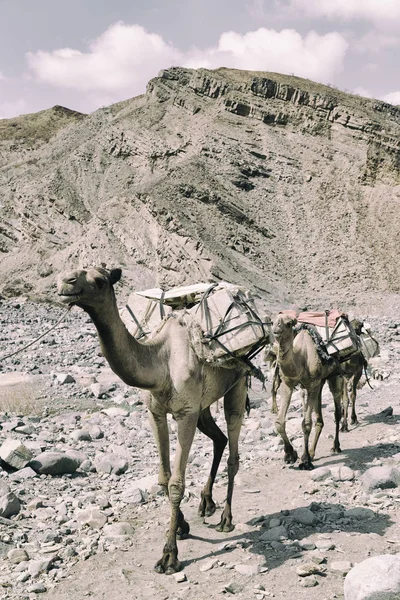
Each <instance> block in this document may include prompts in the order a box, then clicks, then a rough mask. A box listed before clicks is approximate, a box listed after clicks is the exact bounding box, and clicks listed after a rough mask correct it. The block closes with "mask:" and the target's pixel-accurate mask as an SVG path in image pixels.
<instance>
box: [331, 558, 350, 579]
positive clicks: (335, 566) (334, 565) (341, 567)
mask: <svg viewBox="0 0 400 600" xmlns="http://www.w3.org/2000/svg"><path fill="white" fill-rule="evenodd" d="M352 566H353V563H351V562H350V561H349V560H335V561H333V562H331V564H330V566H329V569H330V571H331V573H337V574H338V575H342V577H345V576H346V575H347V573H348V572H349V571H350V569H351V568H352Z"/></svg>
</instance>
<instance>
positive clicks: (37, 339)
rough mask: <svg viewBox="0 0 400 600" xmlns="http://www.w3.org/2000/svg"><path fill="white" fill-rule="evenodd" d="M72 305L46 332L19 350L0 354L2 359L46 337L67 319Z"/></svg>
mask: <svg viewBox="0 0 400 600" xmlns="http://www.w3.org/2000/svg"><path fill="white" fill-rule="evenodd" d="M72 306H73V305H72V304H70V305H69V306H68V308H67V310H66V311H65V312H64V313H63V314H62V315H61V317H60V318H59V319H58V321H57V322H56V323H55V324H54V325H53V326H52V327H50V329H48V330H47V331H45V332H44V333H42V334H41V335H39V337H38V338H36V339H34V340H33V341H32V342H29V344H26V346H23V347H22V348H18V350H16V351H15V352H11V353H10V354H6V355H5V356H0V360H5V359H6V358H11V356H15V355H16V354H19V353H20V352H23V351H24V350H26V349H27V348H30V346H33V344H36V342H38V341H39V340H41V339H42V338H44V336H45V335H47V334H48V333H50V331H53V329H55V328H56V327H58V325H59V324H60V323H62V321H63V320H64V319H65V317H66V316H67V314H68V313H69V311H70V310H71V308H72Z"/></svg>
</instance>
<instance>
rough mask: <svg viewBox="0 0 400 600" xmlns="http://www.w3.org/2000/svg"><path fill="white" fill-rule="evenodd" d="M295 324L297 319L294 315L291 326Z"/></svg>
mask: <svg viewBox="0 0 400 600" xmlns="http://www.w3.org/2000/svg"><path fill="white" fill-rule="evenodd" d="M296 325H297V319H296V318H295V317H293V319H292V327H295V326H296Z"/></svg>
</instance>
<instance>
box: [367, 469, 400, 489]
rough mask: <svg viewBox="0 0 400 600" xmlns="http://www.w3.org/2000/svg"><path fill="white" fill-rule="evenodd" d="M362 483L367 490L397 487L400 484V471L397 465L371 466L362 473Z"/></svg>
mask: <svg viewBox="0 0 400 600" xmlns="http://www.w3.org/2000/svg"><path fill="white" fill-rule="evenodd" d="M361 480H362V484H363V488H364V490H365V491H366V492H369V493H370V492H372V491H373V490H375V489H377V488H380V489H387V488H395V487H397V486H400V471H399V469H396V468H395V467H390V466H384V467H371V468H370V469H368V470H367V471H365V473H364V474H363V475H362V478H361Z"/></svg>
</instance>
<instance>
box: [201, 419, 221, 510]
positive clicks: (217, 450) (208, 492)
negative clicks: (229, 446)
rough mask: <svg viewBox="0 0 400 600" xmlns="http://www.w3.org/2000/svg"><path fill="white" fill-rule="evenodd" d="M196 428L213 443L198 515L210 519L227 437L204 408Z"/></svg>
mask: <svg viewBox="0 0 400 600" xmlns="http://www.w3.org/2000/svg"><path fill="white" fill-rule="evenodd" d="M197 427H198V428H199V429H200V431H201V432H202V433H204V434H205V435H206V436H207V437H209V438H210V439H211V440H212V441H213V443H214V452H213V462H212V465H211V471H210V475H209V477H208V480H207V483H206V485H205V486H204V488H203V490H202V492H201V501H200V506H199V510H198V513H199V515H200V517H211V515H213V514H214V513H215V508H216V506H215V502H214V500H213V498H212V490H213V485H214V481H215V477H216V475H217V471H218V467H219V463H220V462H221V458H222V454H223V452H224V450H225V446H226V443H227V441H228V440H227V437H226V435H224V434H223V433H222V431H221V430H220V428H219V427H218V425H217V424H216V422H215V421H214V419H213V417H212V415H211V412H210V409H209V408H206V409H204V410H203V411H202V412H201V413H200V417H199V421H198V423H197Z"/></svg>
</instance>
